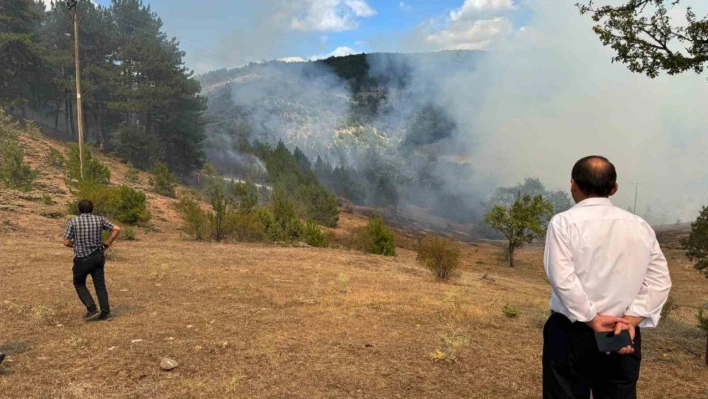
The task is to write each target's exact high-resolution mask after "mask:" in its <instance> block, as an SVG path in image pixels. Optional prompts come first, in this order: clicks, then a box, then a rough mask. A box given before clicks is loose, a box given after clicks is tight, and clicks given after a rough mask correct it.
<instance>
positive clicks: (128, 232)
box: [121, 226, 135, 241]
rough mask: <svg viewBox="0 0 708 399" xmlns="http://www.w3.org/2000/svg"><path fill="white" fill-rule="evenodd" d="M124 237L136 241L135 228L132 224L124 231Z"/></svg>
mask: <svg viewBox="0 0 708 399" xmlns="http://www.w3.org/2000/svg"><path fill="white" fill-rule="evenodd" d="M122 233H123V234H121V235H122V236H123V239H124V240H126V241H135V229H134V228H133V227H132V226H128V227H126V228H125V229H123V231H122Z"/></svg>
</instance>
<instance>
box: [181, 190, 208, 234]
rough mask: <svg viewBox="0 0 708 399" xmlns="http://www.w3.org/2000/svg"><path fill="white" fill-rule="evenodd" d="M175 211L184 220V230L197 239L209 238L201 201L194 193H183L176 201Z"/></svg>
mask: <svg viewBox="0 0 708 399" xmlns="http://www.w3.org/2000/svg"><path fill="white" fill-rule="evenodd" d="M177 213H179V215H180V217H181V218H182V220H183V221H184V223H185V225H184V230H185V232H186V233H187V234H188V235H190V236H191V237H194V239H196V240H197V241H202V240H206V239H208V238H209V226H208V220H207V216H206V212H204V211H203V210H202V207H201V201H200V200H199V198H197V197H196V196H194V195H185V196H183V197H182V198H180V200H179V202H178V203H177Z"/></svg>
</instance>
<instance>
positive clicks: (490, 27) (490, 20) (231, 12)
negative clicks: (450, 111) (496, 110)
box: [44, 0, 529, 73]
mask: <svg viewBox="0 0 708 399" xmlns="http://www.w3.org/2000/svg"><path fill="white" fill-rule="evenodd" d="M44 1H45V2H46V3H49V2H51V0H44ZM93 1H94V2H95V3H97V4H100V5H103V6H107V5H109V4H110V0H93ZM144 3H145V4H149V5H150V7H151V8H152V9H153V10H154V11H155V12H157V14H158V15H159V16H160V17H161V18H162V21H163V23H164V30H165V32H167V34H168V35H169V36H174V37H177V39H178V40H179V41H180V42H181V47H182V49H183V50H185V51H186V52H187V56H186V59H185V61H186V64H187V66H188V67H189V68H191V69H193V70H194V71H195V72H197V73H204V72H207V71H209V70H213V69H219V68H234V67H238V66H242V65H244V64H247V63H249V62H259V61H262V60H271V59H291V60H299V59H315V58H325V57H328V56H331V55H347V54H352V53H361V52H367V53H368V52H381V51H384V52H403V51H405V52H407V51H434V50H449V49H488V48H490V47H491V46H493V44H494V43H495V42H496V41H498V40H500V39H503V38H504V37H505V36H507V35H509V34H512V33H513V31H514V30H517V29H520V28H521V27H523V26H524V23H525V21H526V20H527V19H528V18H529V10H528V9H527V8H525V7H524V6H522V5H520V4H519V0H467V1H464V0H405V1H401V0H199V1H194V0H144Z"/></svg>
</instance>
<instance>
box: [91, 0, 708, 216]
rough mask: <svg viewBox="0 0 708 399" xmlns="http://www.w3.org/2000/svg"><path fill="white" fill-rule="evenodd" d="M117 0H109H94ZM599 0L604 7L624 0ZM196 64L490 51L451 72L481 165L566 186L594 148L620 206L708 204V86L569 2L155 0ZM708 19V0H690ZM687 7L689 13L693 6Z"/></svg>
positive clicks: (504, 180)
mask: <svg viewBox="0 0 708 399" xmlns="http://www.w3.org/2000/svg"><path fill="white" fill-rule="evenodd" d="M95 1H96V2H97V3H98V4H101V5H104V6H105V5H107V4H109V0H95ZM619 2H620V1H619V0H597V1H596V3H600V4H608V3H615V4H616V3H619ZM145 3H146V4H150V6H151V7H152V9H153V10H154V11H156V12H157V13H158V14H159V16H160V17H161V18H162V20H163V22H164V30H165V31H166V32H167V34H168V35H170V36H176V37H177V38H178V39H179V40H180V42H181V45H182V48H183V49H184V50H185V51H186V52H187V57H186V62H187V66H189V67H190V68H192V69H194V70H195V71H197V72H206V71H208V70H211V69H216V68H222V67H227V68H233V67H237V66H240V65H243V64H245V63H248V62H252V61H261V60H264V59H267V60H270V59H283V58H291V59H312V58H313V57H314V58H318V57H326V56H328V55H331V54H335V55H345V54H349V53H354V52H380V51H390V52H411V51H434V50H447V49H486V50H490V52H489V54H490V56H489V57H487V60H486V62H484V64H483V65H482V66H481V67H478V68H477V69H475V70H472V69H470V70H462V71H459V70H458V71H438V72H437V73H439V77H440V81H441V82H442V83H441V84H443V85H445V86H446V90H444V91H442V96H443V97H444V98H441V99H439V100H440V103H441V104H445V105H446V106H449V107H450V108H451V113H453V114H454V117H455V119H456V121H457V122H458V126H463V128H462V131H461V134H462V135H463V136H464V135H466V136H467V137H463V138H470V139H471V140H472V141H474V142H475V143H478V144H477V145H476V147H474V149H473V150H471V152H470V154H469V157H470V158H471V159H473V162H474V165H475V167H476V168H477V169H479V170H482V171H485V173H486V174H487V175H493V176H495V177H496V180H498V182H499V184H514V183H516V182H519V181H522V180H523V178H524V177H526V176H529V175H535V176H538V177H540V178H541V179H542V180H543V181H544V182H545V183H546V184H547V185H548V186H550V187H552V188H562V189H566V188H567V186H568V181H569V179H570V176H569V174H570V168H571V166H572V163H573V162H574V161H575V160H577V159H578V158H580V157H582V156H584V155H589V154H594V153H596V154H603V155H607V156H609V157H610V158H611V160H613V161H614V162H615V163H616V164H617V167H618V169H619V174H620V184H621V186H622V188H621V191H620V194H619V195H618V197H617V198H616V202H617V203H618V204H619V205H620V206H623V207H626V206H627V205H630V204H631V203H632V202H633V199H634V198H633V197H634V189H633V186H632V185H631V183H632V182H635V181H641V182H644V185H643V186H641V188H640V205H639V207H638V208H639V210H640V211H642V212H643V211H644V209H646V207H647V205H651V206H652V208H653V209H654V210H655V211H657V212H659V213H666V218H668V219H671V218H675V219H682V220H689V219H693V218H695V215H696V214H697V212H698V209H699V207H700V206H701V205H708V132H706V127H707V126H708V113H706V112H705V111H703V108H704V105H705V104H708V82H707V81H706V77H705V76H697V75H695V74H692V73H686V74H684V75H681V76H674V77H670V76H661V77H660V78H659V79H654V80H652V79H649V78H647V77H645V76H641V75H636V74H632V73H630V72H629V71H627V69H626V67H625V66H624V65H621V64H612V63H611V61H610V60H611V57H612V55H613V53H612V51H611V50H610V49H607V48H604V47H603V46H602V45H601V43H600V42H599V40H598V39H597V37H596V36H595V35H594V33H593V32H592V30H591V27H592V21H591V20H590V19H589V18H588V17H587V16H585V17H582V16H580V15H579V14H578V11H577V9H576V8H575V7H574V6H573V4H574V3H575V1H558V0H435V1H433V0H405V1H400V0H198V1H195V0H145ZM686 6H691V7H693V8H694V11H696V13H697V14H698V15H699V17H700V16H704V15H706V14H707V13H708V2H706V1H704V0H687V1H682V2H681V4H680V7H675V8H673V9H672V10H671V15H672V16H673V17H676V18H677V19H676V21H677V22H681V20H683V19H682V16H683V15H684V13H685V7H686ZM682 7H683V8H682Z"/></svg>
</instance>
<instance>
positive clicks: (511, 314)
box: [504, 305, 519, 319]
mask: <svg viewBox="0 0 708 399" xmlns="http://www.w3.org/2000/svg"><path fill="white" fill-rule="evenodd" d="M504 316H506V317H508V318H510V319H515V318H517V317H519V310H518V309H516V307H515V306H509V305H504Z"/></svg>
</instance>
